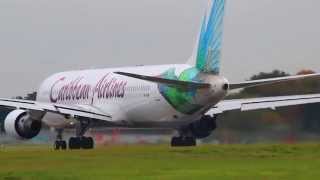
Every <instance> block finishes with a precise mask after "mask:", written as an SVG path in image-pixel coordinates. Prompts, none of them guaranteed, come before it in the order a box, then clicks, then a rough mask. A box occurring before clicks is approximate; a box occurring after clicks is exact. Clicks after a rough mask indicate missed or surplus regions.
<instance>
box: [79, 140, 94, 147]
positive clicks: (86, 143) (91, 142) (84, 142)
mask: <svg viewBox="0 0 320 180" xmlns="http://www.w3.org/2000/svg"><path fill="white" fill-rule="evenodd" d="M81 147H82V148H83V149H93V148H94V140H93V138H92V137H83V138H82V139H81Z"/></svg>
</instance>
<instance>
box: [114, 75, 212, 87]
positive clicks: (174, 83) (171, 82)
mask: <svg viewBox="0 0 320 180" xmlns="http://www.w3.org/2000/svg"><path fill="white" fill-rule="evenodd" d="M114 73H115V74H119V75H122V76H127V77H131V78H136V79H140V80H145V81H150V82H154V83H161V84H166V85H168V86H174V87H179V88H186V89H192V88H196V89H200V88H209V87H210V86H211V85H210V84H206V83H198V82H191V81H179V80H173V79H164V78H160V77H153V76H144V75H139V74H132V73H126V72H114Z"/></svg>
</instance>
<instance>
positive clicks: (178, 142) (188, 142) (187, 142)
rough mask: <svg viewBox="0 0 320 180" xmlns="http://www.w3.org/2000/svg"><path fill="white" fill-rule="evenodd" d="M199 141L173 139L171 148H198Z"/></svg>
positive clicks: (187, 138)
mask: <svg viewBox="0 0 320 180" xmlns="http://www.w3.org/2000/svg"><path fill="white" fill-rule="evenodd" d="M196 145H197V141H196V139H195V138H194V137H183V136H179V137H173V138H172V139H171V146H172V147H188V146H189V147H191V146H196Z"/></svg>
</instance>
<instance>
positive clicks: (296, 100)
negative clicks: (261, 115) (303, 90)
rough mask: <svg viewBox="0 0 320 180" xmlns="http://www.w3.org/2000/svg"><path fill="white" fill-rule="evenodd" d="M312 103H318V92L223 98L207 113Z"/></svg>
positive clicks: (319, 95) (319, 98)
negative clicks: (223, 99) (233, 98)
mask: <svg viewBox="0 0 320 180" xmlns="http://www.w3.org/2000/svg"><path fill="white" fill-rule="evenodd" d="M313 103H320V94H310V95H297V96H278V97H266V98H252V99H235V100H225V101H221V102H220V103H218V104H217V105H216V106H215V107H213V108H212V109H211V110H210V111H209V112H208V114H221V113H223V112H227V111H232V110H240V111H252V110H259V109H276V108H279V107H286V106H295V105H303V104H313Z"/></svg>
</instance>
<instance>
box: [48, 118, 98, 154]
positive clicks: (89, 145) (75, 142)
mask: <svg viewBox="0 0 320 180" xmlns="http://www.w3.org/2000/svg"><path fill="white" fill-rule="evenodd" d="M89 125H90V120H88V119H82V120H79V123H78V124H77V126H76V137H71V138H70V139H69V142H68V146H69V149H71V150H75V149H93V148H94V140H93V138H92V137H85V136H84V134H85V133H86V131H87V130H88V128H89ZM62 132H63V130H61V129H59V130H57V133H58V134H57V140H56V141H55V144H54V149H55V150H60V149H61V150H66V149H67V142H66V141H64V140H62Z"/></svg>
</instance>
